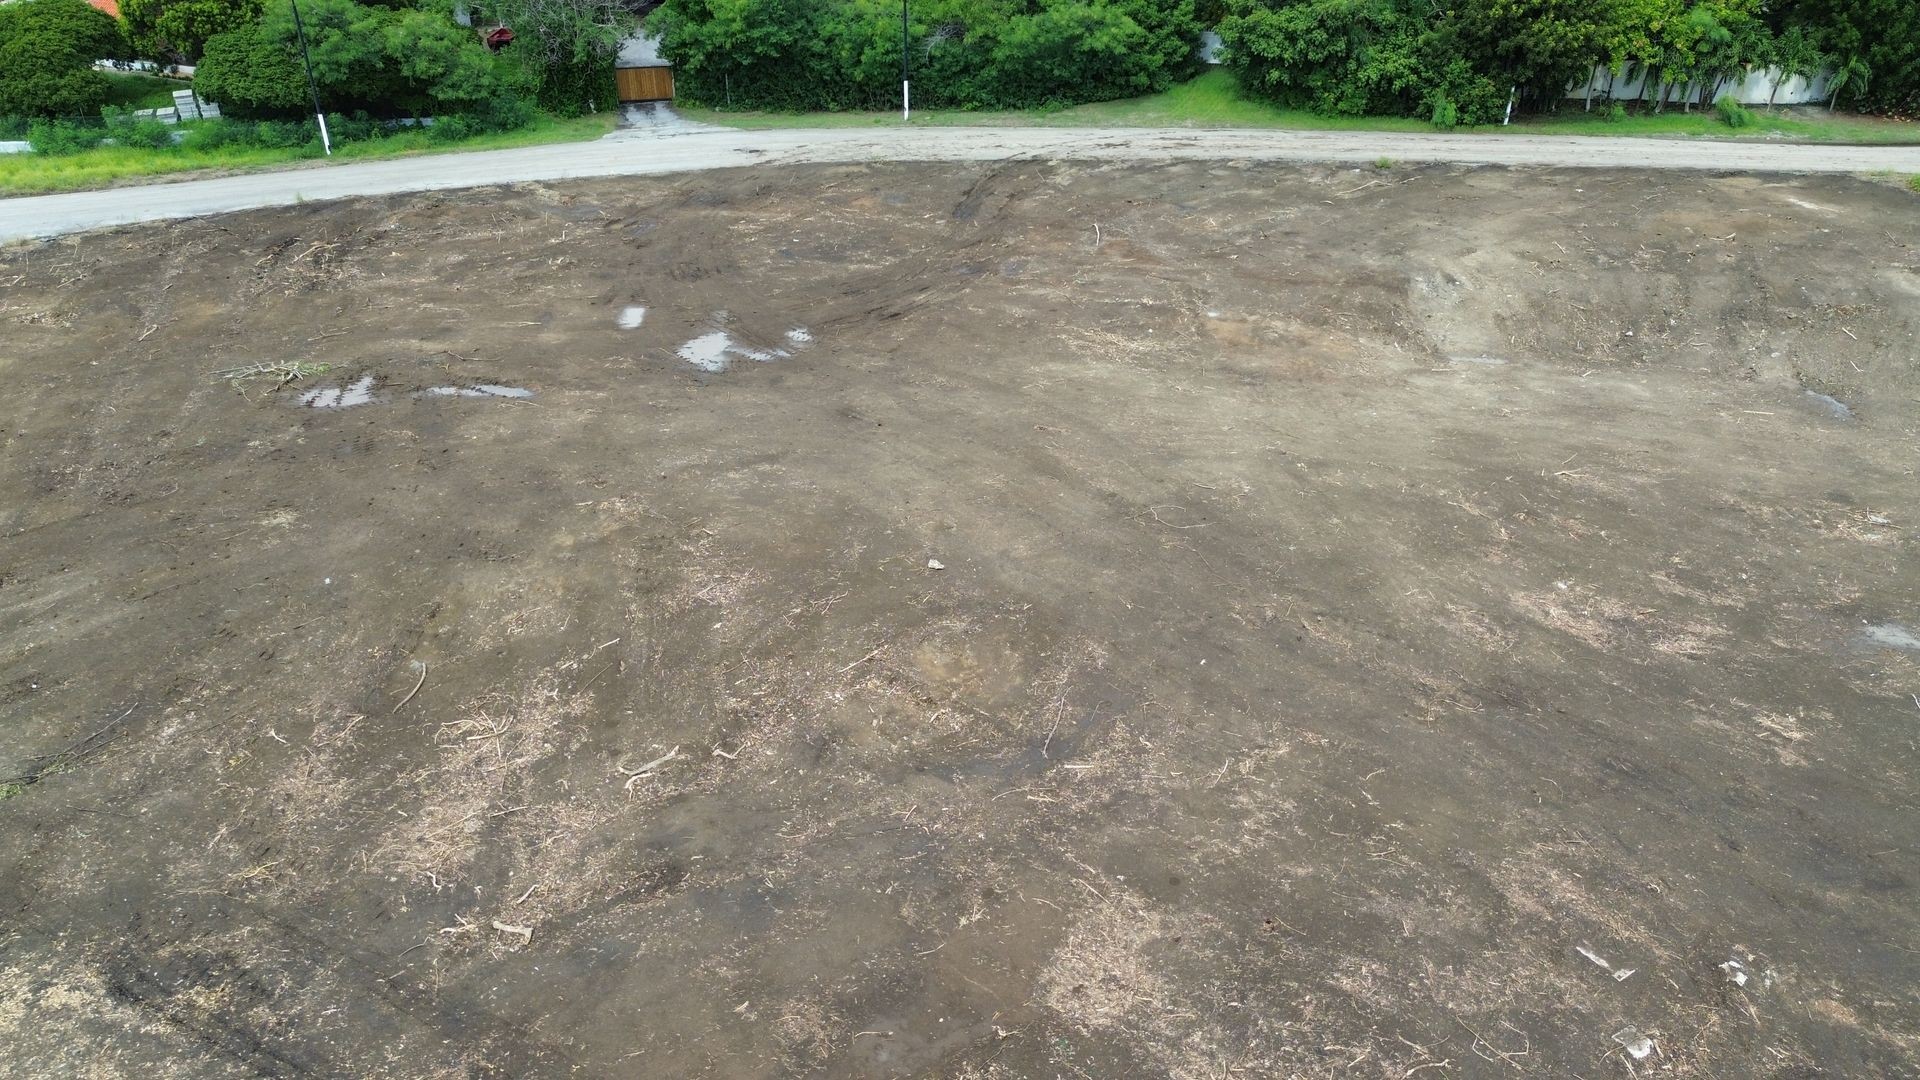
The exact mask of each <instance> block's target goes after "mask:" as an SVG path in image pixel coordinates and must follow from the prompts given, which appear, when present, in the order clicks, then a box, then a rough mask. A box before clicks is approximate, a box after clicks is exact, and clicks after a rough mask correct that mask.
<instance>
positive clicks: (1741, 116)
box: [1713, 94, 1753, 128]
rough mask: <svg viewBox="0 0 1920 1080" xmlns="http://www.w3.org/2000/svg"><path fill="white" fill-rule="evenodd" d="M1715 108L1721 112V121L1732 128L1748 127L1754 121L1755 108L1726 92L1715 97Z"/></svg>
mask: <svg viewBox="0 0 1920 1080" xmlns="http://www.w3.org/2000/svg"><path fill="white" fill-rule="evenodd" d="M1713 108H1714V111H1715V112H1718V113H1719V114H1720V120H1721V122H1722V123H1724V124H1726V125H1727V126H1728V127H1730V128H1743V127H1748V126H1751V125H1752V123H1753V110H1752V109H1749V108H1747V107H1746V106H1745V105H1742V104H1740V103H1739V102H1738V101H1735V100H1734V99H1733V98H1731V97H1729V96H1728V95H1726V94H1722V95H1720V96H1719V97H1718V98H1716V99H1714V102H1713Z"/></svg>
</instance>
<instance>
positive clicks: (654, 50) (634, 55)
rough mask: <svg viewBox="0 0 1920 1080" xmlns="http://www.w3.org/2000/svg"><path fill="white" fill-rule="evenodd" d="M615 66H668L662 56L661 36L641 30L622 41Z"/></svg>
mask: <svg viewBox="0 0 1920 1080" xmlns="http://www.w3.org/2000/svg"><path fill="white" fill-rule="evenodd" d="M613 66H614V67H623V68H633V67H668V66H670V65H668V63H667V62H666V61H665V60H662V59H661V58H660V38H659V35H657V34H649V33H647V32H645V31H641V32H640V33H638V34H635V35H633V36H632V37H630V38H628V39H627V40H625V41H623V42H621V43H620V55H619V56H618V57H617V58H615V60H614V61H613Z"/></svg>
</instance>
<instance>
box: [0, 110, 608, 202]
mask: <svg viewBox="0 0 1920 1080" xmlns="http://www.w3.org/2000/svg"><path fill="white" fill-rule="evenodd" d="M618 122H619V116H618V114H616V113H611V112H605V113H600V114H598V115H595V116H582V117H576V118H574V119H568V120H563V119H559V118H557V117H552V116H546V115H542V116H541V117H540V118H539V119H537V120H535V121H534V122H533V123H531V124H528V125H527V126H526V127H523V128H517V129H515V130H513V131H502V132H495V133H491V134H486V135H476V136H474V137H473V138H470V139H463V140H461V141H459V142H436V141H434V139H433V137H432V136H431V135H429V134H428V133H427V132H425V131H405V132H399V133H396V134H392V135H386V136H382V137H380V138H375V139H365V140H359V141H354V142H344V143H335V144H334V148H333V157H332V158H331V159H323V158H322V157H321V155H320V149H319V147H318V145H313V146H296V147H286V148H274V149H266V148H261V147H235V146H221V147H214V148H211V149H200V150H195V149H188V148H185V147H180V148H174V149H165V150H149V149H144V148H141V147H134V146H102V147H98V148H96V149H92V150H87V151H83V152H81V153H78V154H68V155H64V156H60V157H51V156H47V155H43V154H4V155H0V195H38V194H44V193H47V192H55V191H83V190H86V189H89V188H103V187H114V186H117V185H120V184H127V183H139V182H142V181H146V180H150V179H153V178H155V177H161V176H167V177H173V178H175V179H189V180H190V179H193V178H194V177H193V174H195V173H208V172H212V173H215V174H224V173H231V172H252V171H258V170H262V169H271V168H275V167H285V166H287V165H292V164H299V163H304V162H316V163H317V162H320V161H322V160H331V161H335V162H339V161H369V160H374V159H378V158H392V157H410V156H413V155H417V154H444V153H449V152H454V151H464V150H503V149H508V148H511V147H516V146H537V145H540V144H543V143H559V142H579V141H582V140H586V139H597V138H599V137H600V136H602V135H605V134H606V133H607V132H609V131H612V130H613V128H614V125H615V124H617V123H618ZM187 126H188V127H191V126H192V125H187Z"/></svg>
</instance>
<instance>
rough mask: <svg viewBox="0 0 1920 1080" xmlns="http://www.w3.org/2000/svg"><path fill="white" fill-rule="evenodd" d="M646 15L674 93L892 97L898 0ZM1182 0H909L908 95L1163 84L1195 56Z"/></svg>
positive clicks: (878, 101) (698, 0)
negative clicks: (668, 66) (665, 60)
mask: <svg viewBox="0 0 1920 1080" xmlns="http://www.w3.org/2000/svg"><path fill="white" fill-rule="evenodd" d="M648 26H649V27H650V28H652V29H655V30H658V31H660V33H661V51H662V52H663V53H664V54H665V55H666V56H667V58H668V59H670V60H672V61H673V63H674V79H675V83H676V90H677V91H678V92H679V93H680V95H681V96H682V97H685V98H687V99H689V100H693V101H701V102H709V103H713V104H733V105H738V106H745V107H754V108H778V109H845V108H882V107H888V106H898V104H899V102H900V63H901V49H902V47H903V42H902V41H901V26H900V4H899V0H667V3H666V4H665V6H663V7H661V8H660V9H659V10H658V11H656V12H654V13H653V15H652V16H650V18H649V20H648ZM1198 34H1199V23H1198V21H1197V19H1196V17H1195V15H1194V6H1193V0H1157V2H1156V0H914V3H913V5H912V10H911V22H910V25H909V26H908V28H907V37H908V39H909V41H908V42H907V43H906V47H908V48H909V50H910V51H909V54H908V59H909V61H910V63H911V66H912V71H913V100H914V104H916V105H922V106H927V107H934V108H940V107H944V108H999V107H1024V106H1031V105H1039V104H1043V103H1049V102H1058V103H1063V104H1064V103H1072V102H1079V101H1095V100H1105V99H1109V98H1114V97H1124V96H1128V95H1132V94H1141V93H1148V92H1151V91H1154V90H1160V89H1164V88H1165V87H1166V86H1169V85H1171V84H1172V83H1173V82H1174V81H1175V80H1176V79H1179V78H1181V77H1183V76H1186V75H1188V74H1191V73H1192V72H1193V71H1194V70H1196V69H1197V66H1198V59H1197V57H1196V55H1195V51H1196V45H1197V40H1198Z"/></svg>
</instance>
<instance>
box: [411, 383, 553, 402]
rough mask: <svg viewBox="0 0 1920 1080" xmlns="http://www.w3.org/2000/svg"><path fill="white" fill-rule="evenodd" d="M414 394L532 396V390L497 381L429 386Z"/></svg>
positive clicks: (475, 396)
mask: <svg viewBox="0 0 1920 1080" xmlns="http://www.w3.org/2000/svg"><path fill="white" fill-rule="evenodd" d="M414 396H416V397H469V398H485V397H495V398H530V397H532V396H533V391H531V390H528V389H527V388H525V387H523V386H501V385H499V384H498V383H475V384H473V385H472V386H429V387H427V388H426V389H425V390H422V391H420V392H419V393H418V394H416V395H414Z"/></svg>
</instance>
